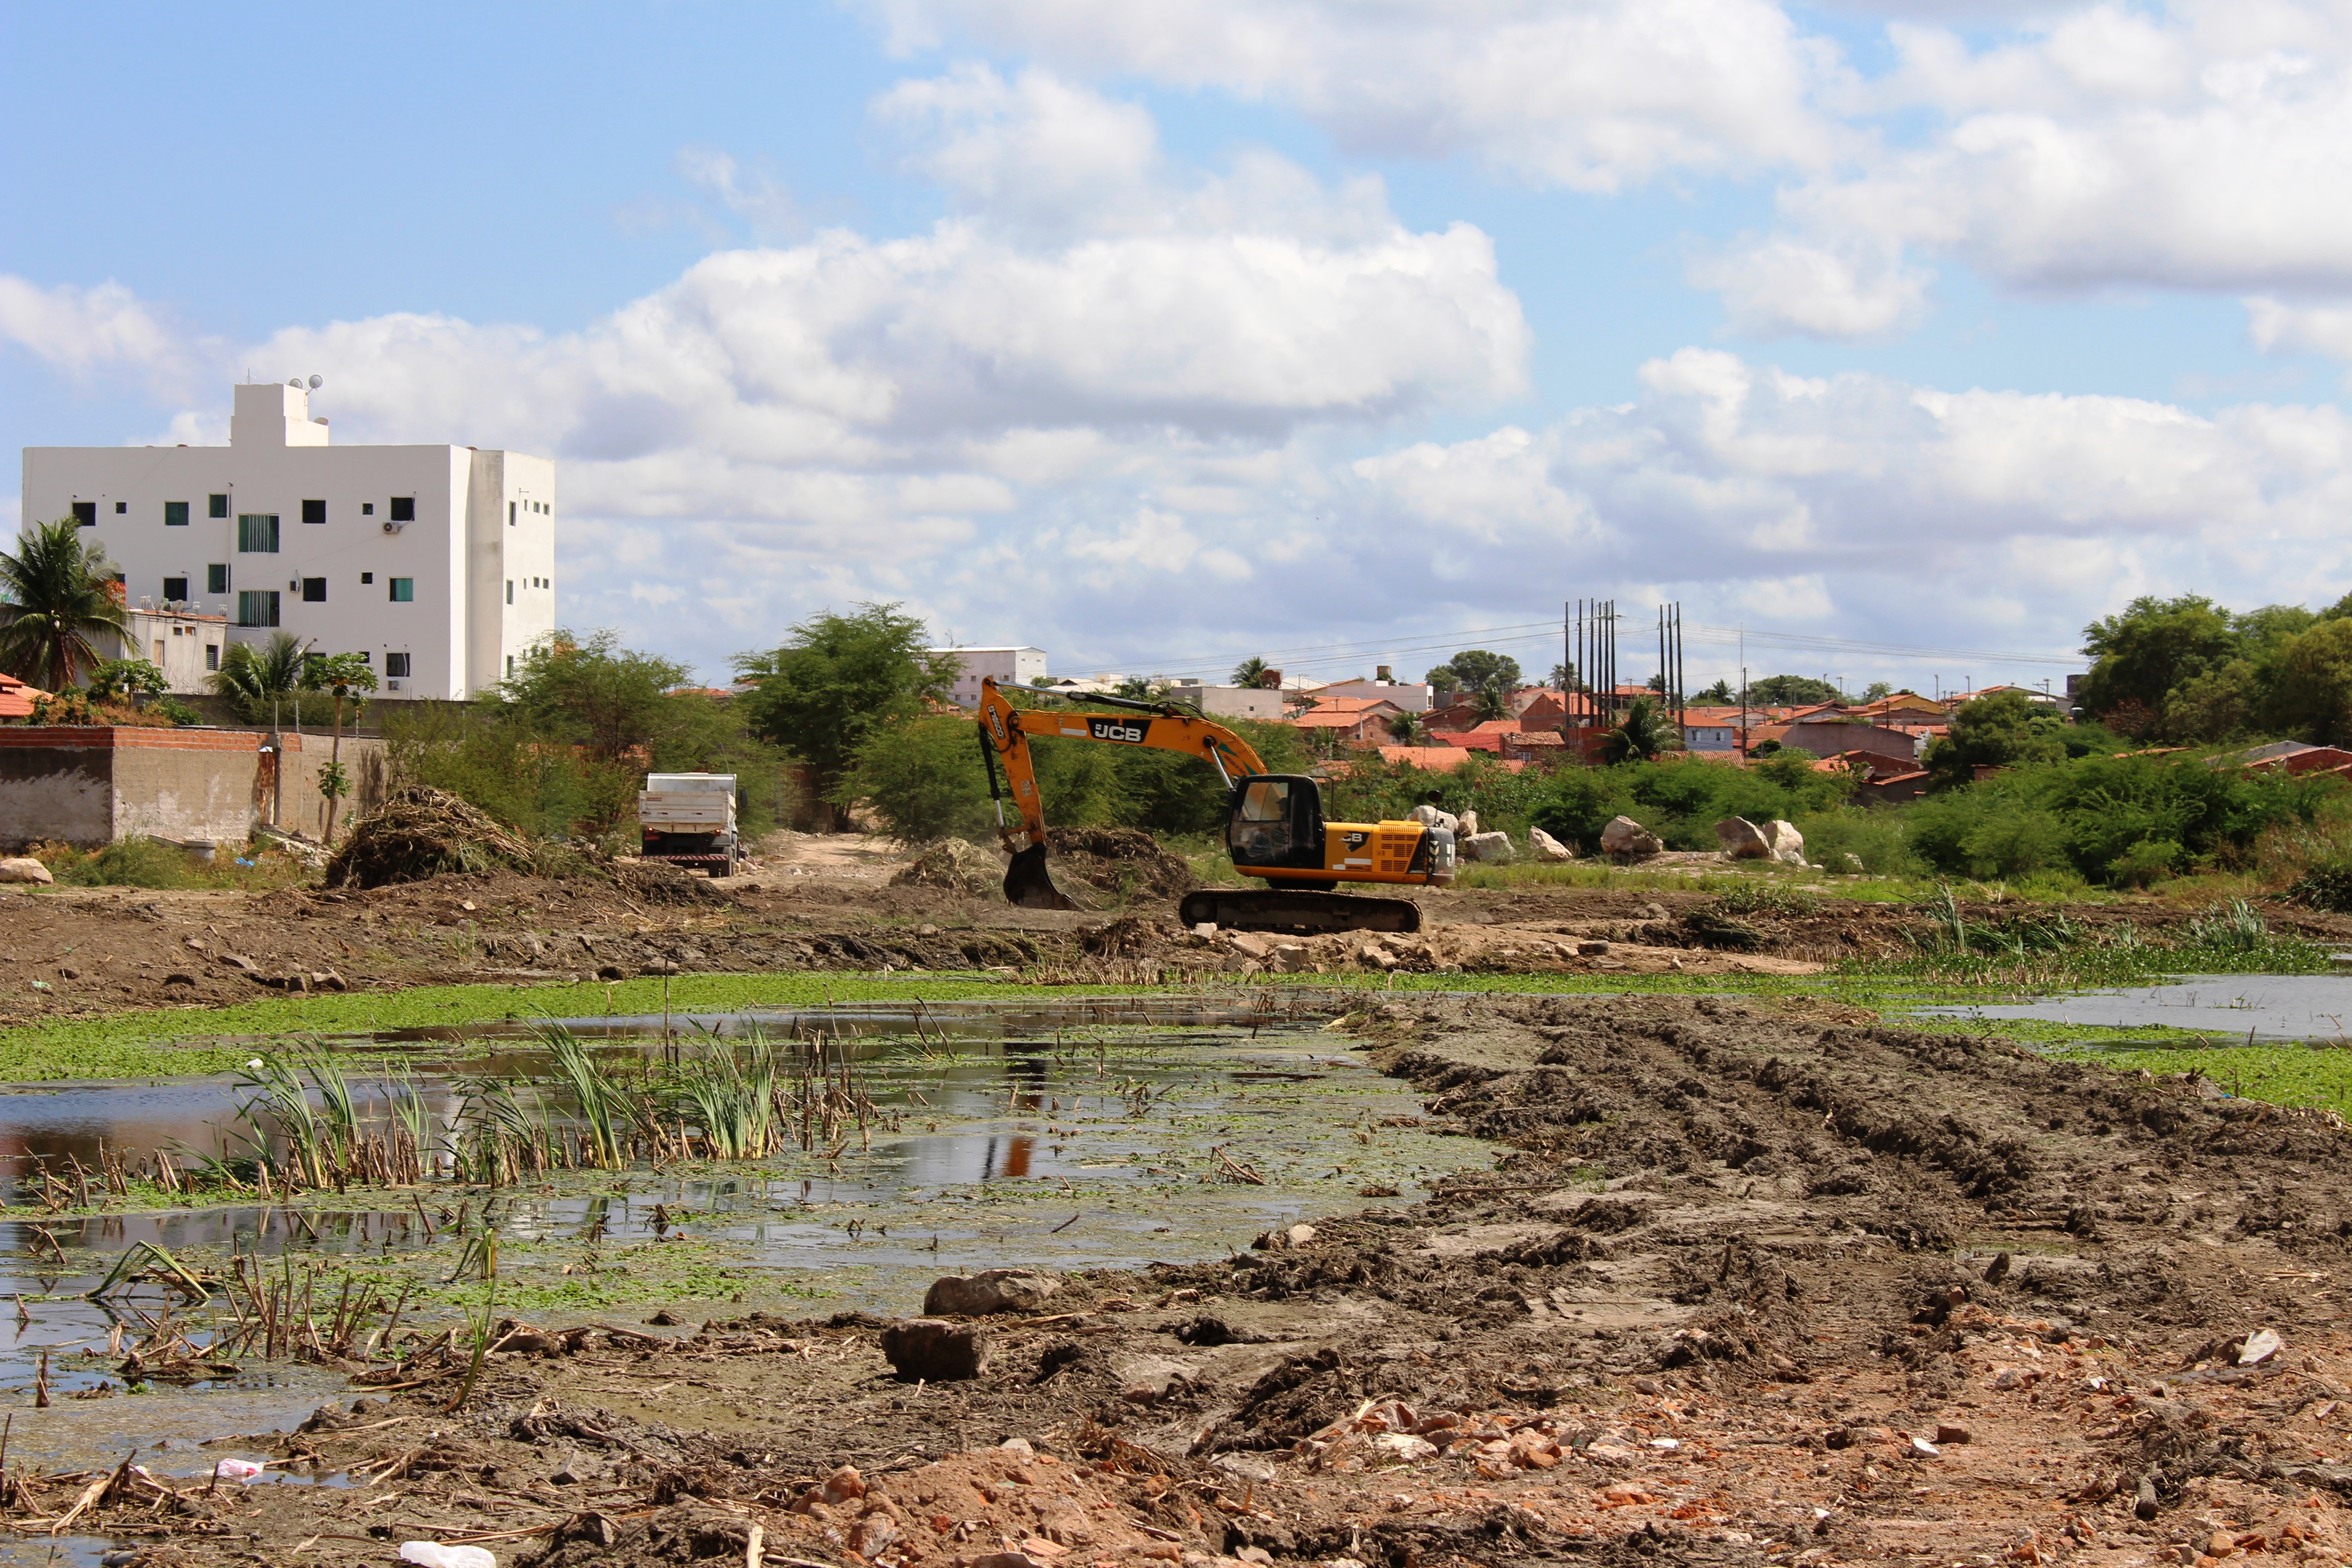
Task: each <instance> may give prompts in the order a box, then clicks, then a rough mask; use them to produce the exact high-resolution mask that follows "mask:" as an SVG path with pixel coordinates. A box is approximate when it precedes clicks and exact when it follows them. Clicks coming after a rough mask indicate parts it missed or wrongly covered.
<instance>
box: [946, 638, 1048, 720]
mask: <svg viewBox="0 0 2352 1568" xmlns="http://www.w3.org/2000/svg"><path fill="white" fill-rule="evenodd" d="M928 651H929V652H931V653H935V654H945V655H947V656H948V657H949V658H952V659H954V660H955V661H956V678H955V685H954V687H953V688H952V689H950V692H949V695H950V696H951V697H953V698H954V699H955V700H956V701H957V702H958V703H959V704H961V706H963V707H966V708H977V707H979V706H980V683H981V681H982V679H985V678H987V677H990V676H993V677H995V679H996V684H997V685H999V686H1026V685H1028V684H1029V683H1030V682H1031V681H1032V680H1034V679H1038V678H1039V677H1041V676H1043V675H1044V674H1045V649H1043V648H1035V647H935V648H931V649H929V650H928Z"/></svg>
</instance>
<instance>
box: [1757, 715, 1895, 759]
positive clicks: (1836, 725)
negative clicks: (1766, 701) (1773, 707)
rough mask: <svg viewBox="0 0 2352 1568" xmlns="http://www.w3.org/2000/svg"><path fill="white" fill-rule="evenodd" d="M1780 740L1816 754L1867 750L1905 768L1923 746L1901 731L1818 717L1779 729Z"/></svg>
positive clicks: (1829, 755) (1826, 755)
mask: <svg viewBox="0 0 2352 1568" xmlns="http://www.w3.org/2000/svg"><path fill="white" fill-rule="evenodd" d="M1780 743H1781V744H1782V745H1784V746H1801V747H1803V748H1804V749H1805V750H1806V751H1808V752H1812V753H1813V755H1815V756H1817V757H1831V756H1838V755H1842V754H1843V753H1845V752H1872V753H1874V755H1877V756H1882V757H1885V758H1886V759H1887V760H1888V761H1890V762H1897V763H1902V764H1903V766H1904V767H1905V768H1906V769H1909V768H1915V767H1917V766H1918V765H1919V752H1920V751H1921V749H1922V748H1921V745H1920V742H1919V741H1918V739H1917V737H1916V736H1913V735H1909V734H1906V733H1905V732H1904V731H1901V730H1890V729H1885V728H1883V727H1881V726H1879V725H1876V724H1854V723H1846V722H1842V721H1837V720H1820V719H1815V720H1811V721H1806V720H1799V721H1796V722H1794V723H1791V724H1790V725H1789V726H1788V727H1787V728H1786V729H1784V730H1782V731H1781V732H1780Z"/></svg>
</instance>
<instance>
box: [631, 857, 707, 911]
mask: <svg viewBox="0 0 2352 1568" xmlns="http://www.w3.org/2000/svg"><path fill="white" fill-rule="evenodd" d="M610 875H611V877H612V879H613V880H614V881H615V882H617V883H619V884H620V887H621V891H622V892H623V893H625V894H626V895H627V896H629V897H630V898H633V899H636V900H641V901H643V902H645V903H649V904H724V903H728V902H730V901H731V900H729V898H728V897H727V895H726V894H725V893H723V892H721V891H719V889H717V888H714V887H712V886H711V885H710V883H709V881H707V880H706V879H703V878H700V877H698V876H696V875H695V874H694V873H693V872H691V871H688V870H687V869H685V868H683V867H678V866H673V865H671V864H669V862H667V861H666V860H637V861H634V862H631V863H629V864H626V865H620V866H615V867H614V868H612V869H611V872H610Z"/></svg>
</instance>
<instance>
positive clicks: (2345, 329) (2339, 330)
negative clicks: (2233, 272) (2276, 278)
mask: <svg viewBox="0 0 2352 1568" xmlns="http://www.w3.org/2000/svg"><path fill="white" fill-rule="evenodd" d="M2246 330H2247V332H2248V334H2249V335H2250V336H2252V339H2253V340H2254V343H2255V346H2256V347H2258V348H2263V349H2284V350H2286V351H2288V352H2290V353H2320V354H2326V355H2327V356H2328V357H2329V358H2331V359H2338V360H2345V361H2352V305H2293V304H2289V303H2288V302H2286V301H2285V300H2273V299H2270V298H2268V297H2265V296H2256V297H2255V298H2253V299H2250V300H2247V301H2246Z"/></svg>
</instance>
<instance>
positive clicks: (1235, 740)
mask: <svg viewBox="0 0 2352 1568" xmlns="http://www.w3.org/2000/svg"><path fill="white" fill-rule="evenodd" d="M1087 701H1088V702H1089V703H1100V704H1102V705H1103V706H1105V707H1108V708H1112V709H1116V710H1118V711H1116V712H1109V713H1087V712H1079V711H1075V710H1065V709H1060V708H1015V707H1014V706H1013V704H1012V702H1011V701H1010V700H1007V699H1006V698H1005V696H1004V694H1003V692H1001V691H999V690H997V689H996V682H995V680H994V679H983V680H982V682H981V683H980V752H981V757H982V761H983V762H984V763H986V764H987V767H988V793H989V795H990V796H991V797H992V799H993V800H994V801H995V802H996V831H997V834H998V836H999V837H1002V838H1003V841H1004V847H1005V849H1006V851H1007V852H1008V853H1010V854H1011V855H1012V857H1013V864H1012V865H1011V866H1010V867H1008V868H1006V870H1005V873H1004V896H1005V898H1006V900H1009V901H1011V902H1013V903H1015V904H1020V905H1023V906H1024V907H1026V908H1029V909H1045V910H1067V909H1075V908H1076V907H1077V906H1076V905H1075V904H1073V903H1072V902H1071V901H1070V900H1068V899H1067V898H1066V897H1065V896H1063V894H1062V893H1061V891H1060V890H1059V889H1056V888H1055V886H1054V879H1053V878H1052V877H1051V876H1050V875H1049V874H1048V873H1047V871H1046V869H1045V843H1046V836H1045V804H1044V803H1043V802H1042V801H1040V800H1039V799H1038V797H1037V770H1036V768H1035V766H1034V763H1032V762H1031V760H1030V756H1029V738H1030V737H1031V736H1033V735H1039V736H1047V737H1051V738H1053V739H1055V740H1070V741H1094V742H1103V743H1105V744H1108V745H1115V746H1157V747H1159V748H1160V749H1161V750H1163V751H1170V752H1184V753H1186V754H1187V755H1190V756H1195V757H1199V758H1201V759H1202V761H1204V762H1206V763H1208V764H1209V765H1210V766H1211V767H1213V768H1214V769H1216V770H1217V776H1218V777H1219V778H1221V779H1223V780H1224V782H1225V789H1226V792H1227V795H1228V800H1227V806H1226V814H1225V848H1226V850H1227V852H1228V853H1230V854H1231V855H1232V856H1233V858H1234V867H1235V868H1238V869H1239V870H1240V871H1241V872H1242V873H1243V874H1244V875H1245V876H1251V877H1263V878H1264V879H1266V880H1267V881H1268V882H1270V883H1272V884H1273V886H1272V887H1270V888H1266V889H1202V890H1201V891H1199V892H1196V893H1191V894H1188V895H1186V897H1185V899H1184V902H1183V904H1182V906H1181V909H1180V910H1179V914H1180V916H1181V919H1182V920H1183V922H1184V923H1185V924H1186V925H1188V926H1198V925H1215V926H1220V927H1223V928H1224V929H1225V930H1227V931H1297V932H1312V931H1419V930H1420V929H1421V907H1420V906H1419V905H1417V904H1415V903H1413V902H1412V900H1410V899H1373V898H1364V897H1360V896H1350V895H1349V894H1345V893H1339V892H1335V891H1333V890H1332V889H1335V888H1337V887H1338V886H1339V884H1340V883H1342V882H1387V883H1396V884H1402V885H1404V886H1407V887H1423V888H1426V887H1444V885H1445V884H1447V883H1449V882H1451V881H1453V880H1454V835H1453V834H1452V833H1451V832H1449V831H1448V830H1446V829H1445V828H1443V827H1435V826H1424V825H1423V824H1422V823H1418V822H1326V821H1325V820H1324V819H1323V795H1322V792H1321V791H1320V790H1319V789H1318V788H1317V787H1316V783H1315V781H1314V780H1313V779H1311V778H1308V777H1307V775H1306V774H1304V773H1267V772H1266V771H1265V762H1264V760H1263V759H1261V758H1260V757H1259V756H1258V754H1257V752H1256V751H1255V748H1253V747H1252V746H1251V745H1250V743H1249V742H1247V741H1244V740H1243V739H1242V738H1241V737H1240V736H1239V735H1236V734H1234V732H1233V731H1231V730H1228V729H1226V728H1225V727H1224V726H1223V724H1219V723H1216V722H1214V721H1212V720H1210V719H1208V718H1206V717H1204V716H1203V715H1202V713H1201V712H1200V711H1199V710H1197V709H1192V708H1188V707H1185V706H1182V705H1181V704H1178V703H1173V702H1139V701H1135V700H1131V699H1128V698H1123V697H1105V696H1101V695H1099V694H1094V693H1090V694H1088V696H1087ZM1000 763H1002V764H1003V782H1004V783H1009V784H1011V785H1012V791H1013V810H1014V812H1016V813H1017V814H1018V815H1019V816H1020V823H1019V825H1018V826H1014V825H1013V824H1010V823H1007V822H1006V821H1005V818H1004V790H1003V784H1001V783H1000V782H999V764H1000ZM1024 838H1025V839H1026V843H1025V844H1024V842H1023V840H1024Z"/></svg>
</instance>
